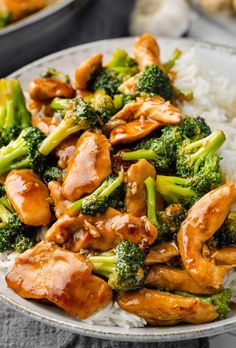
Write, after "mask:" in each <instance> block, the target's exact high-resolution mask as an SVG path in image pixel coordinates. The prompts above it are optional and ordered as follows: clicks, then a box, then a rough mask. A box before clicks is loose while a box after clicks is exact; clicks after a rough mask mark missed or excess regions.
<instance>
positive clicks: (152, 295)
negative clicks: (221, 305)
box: [117, 289, 218, 326]
mask: <svg viewBox="0 0 236 348" xmlns="http://www.w3.org/2000/svg"><path fill="white" fill-rule="evenodd" d="M117 302H118V304H119V305H120V307H121V308H122V309H124V310H125V311H127V312H130V313H133V314H136V315H138V316H140V317H142V318H144V319H145V320H146V321H147V323H148V324H149V325H152V326H156V325H158V326H167V325H174V324H177V323H180V322H187V323H192V324H200V323H206V322H209V321H213V320H215V319H216V318H217V317H218V313H217V312H216V310H215V309H214V306H213V305H212V304H210V303H208V302H206V301H200V299H198V298H187V297H186V298H184V297H182V296H178V295H174V294H171V293H168V292H163V291H158V290H150V289H141V290H137V291H133V292H129V293H125V294H120V295H118V297H117Z"/></svg>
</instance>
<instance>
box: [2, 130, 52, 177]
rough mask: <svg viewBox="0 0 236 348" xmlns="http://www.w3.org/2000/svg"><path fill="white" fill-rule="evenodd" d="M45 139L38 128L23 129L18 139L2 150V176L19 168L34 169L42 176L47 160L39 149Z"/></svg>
mask: <svg viewBox="0 0 236 348" xmlns="http://www.w3.org/2000/svg"><path fill="white" fill-rule="evenodd" d="M44 138H45V136H44V134H43V133H42V132H41V131H40V130H39V129H38V128H35V127H28V128H25V129H23V130H22V131H21V133H20V135H19V136H18V138H17V139H15V140H12V141H11V142H10V143H9V144H8V145H7V146H4V147H2V148H1V149H0V174H3V173H5V172H8V171H9V170H12V169H19V168H32V169H33V170H34V171H35V172H36V173H39V174H42V173H43V172H44V171H45V167H46V166H47V158H46V157H45V156H42V155H41V154H40V153H39V152H38V147H39V145H40V144H41V142H42V140H43V139H44Z"/></svg>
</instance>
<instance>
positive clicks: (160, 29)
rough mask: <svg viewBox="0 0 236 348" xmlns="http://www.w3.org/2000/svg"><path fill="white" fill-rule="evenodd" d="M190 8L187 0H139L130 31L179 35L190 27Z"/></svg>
mask: <svg viewBox="0 0 236 348" xmlns="http://www.w3.org/2000/svg"><path fill="white" fill-rule="evenodd" d="M189 22H190V9H189V6H188V4H187V2H186V1H185V0H137V3H136V6H135V9H134V12H133V14H132V17H131V23H130V33H131V34H132V35H141V34H143V33H144V32H149V33H151V34H153V35H166V36H171V37H178V36H181V35H182V34H184V33H185V32H186V31H187V30H188V27H189Z"/></svg>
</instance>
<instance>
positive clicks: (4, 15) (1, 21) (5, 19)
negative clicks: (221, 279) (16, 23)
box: [0, 11, 11, 28]
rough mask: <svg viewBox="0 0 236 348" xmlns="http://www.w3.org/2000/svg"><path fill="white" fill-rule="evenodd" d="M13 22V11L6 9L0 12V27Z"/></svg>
mask: <svg viewBox="0 0 236 348" xmlns="http://www.w3.org/2000/svg"><path fill="white" fill-rule="evenodd" d="M10 22H11V12H9V11H5V12H1V13H0V28H4V27H5V26H6V25H8V24H9V23H10Z"/></svg>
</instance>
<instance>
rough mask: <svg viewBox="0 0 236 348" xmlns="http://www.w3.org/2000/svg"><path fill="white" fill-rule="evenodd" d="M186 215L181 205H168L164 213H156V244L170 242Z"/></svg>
mask: <svg viewBox="0 0 236 348" xmlns="http://www.w3.org/2000/svg"><path fill="white" fill-rule="evenodd" d="M186 215H187V211H186V209H184V207H183V206H182V205H181V204H170V205H169V206H168V207H167V208H166V209H165V211H159V212H157V220H158V224H159V226H158V242H162V241H170V240H172V239H173V236H174V235H175V234H176V233H178V231H179V229H180V225H181V223H182V222H183V220H184V219H185V217H186Z"/></svg>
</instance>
